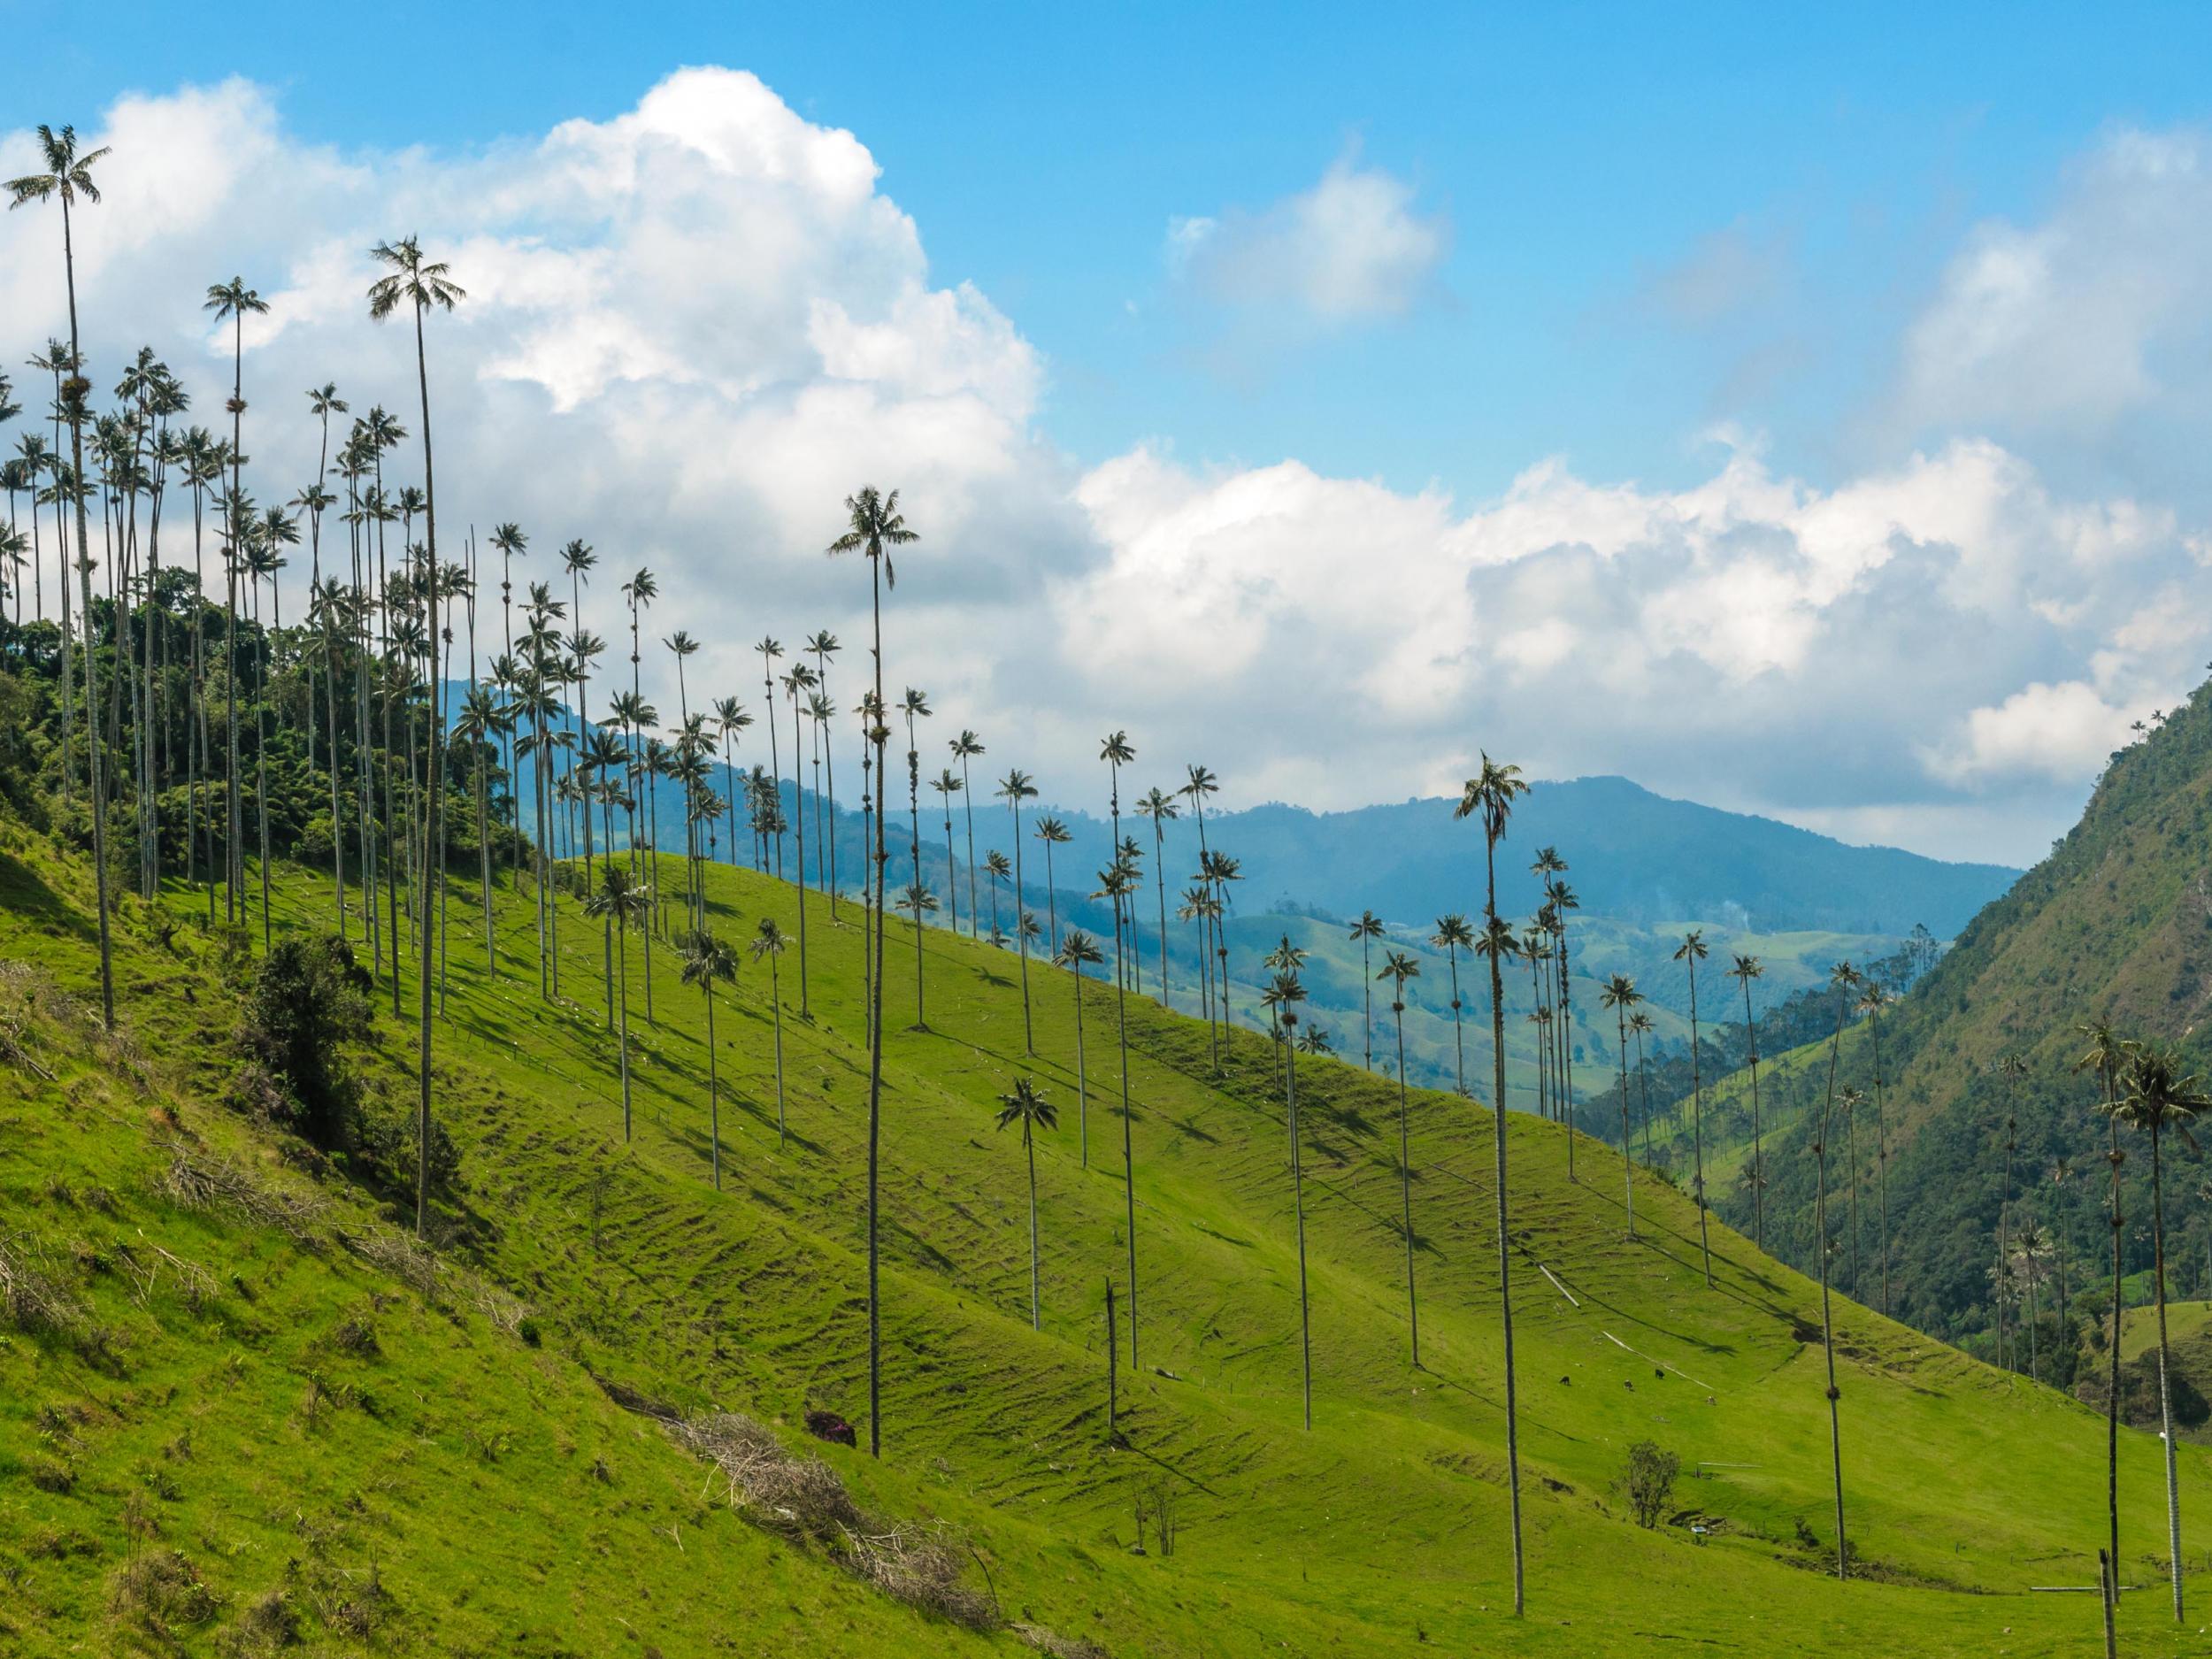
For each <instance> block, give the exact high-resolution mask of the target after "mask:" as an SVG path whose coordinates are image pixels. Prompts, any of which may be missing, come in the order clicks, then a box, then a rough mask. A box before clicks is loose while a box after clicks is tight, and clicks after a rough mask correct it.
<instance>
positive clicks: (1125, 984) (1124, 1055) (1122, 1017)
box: [1091, 733, 1142, 1371]
mask: <svg viewBox="0 0 2212 1659" xmlns="http://www.w3.org/2000/svg"><path fill="white" fill-rule="evenodd" d="M1117 736H1118V733H1117ZM1135 889H1136V878H1135V877H1134V876H1133V874H1132V873H1131V872H1130V869H1129V866H1128V864H1125V863H1124V862H1122V861H1121V860H1118V859H1117V860H1116V861H1115V862H1114V863H1113V864H1110V865H1109V866H1107V868H1105V869H1104V870H1102V871H1100V872H1099V875H1098V891H1097V892H1096V893H1094V894H1093V895H1091V896H1092V897H1094V898H1100V899H1109V900H1111V901H1112V902H1113V906H1114V956H1115V958H1116V960H1117V961H1118V960H1119V958H1120V957H1121V956H1122V955H1123V946H1122V943H1121V940H1122V929H1123V927H1124V926H1125V922H1124V910H1125V906H1126V905H1127V903H1128V901H1129V899H1130V897H1131V895H1133V893H1134V891H1135ZM1114 1013H1115V1023H1116V1026H1117V1028H1118V1034H1119V1039H1120V1043H1121V1179H1122V1196H1123V1200H1124V1202H1125V1206H1126V1209H1127V1212H1128V1214H1127V1223H1126V1225H1127V1232H1128V1240H1129V1368H1130V1370H1132V1371H1141V1370H1142V1367H1141V1366H1140V1365H1139V1364H1138V1363H1137V1160H1136V1151H1135V1148H1134V1143H1133V1141H1132V1139H1131V1134H1130V1119H1131V1118H1133V1116H1134V1115H1135V1114H1134V1111H1133V1108H1132V1107H1131V1105H1130V1101H1129V981H1128V979H1127V977H1126V976H1125V975H1123V974H1121V973H1118V972H1117V973H1116V975H1115V976H1114Z"/></svg>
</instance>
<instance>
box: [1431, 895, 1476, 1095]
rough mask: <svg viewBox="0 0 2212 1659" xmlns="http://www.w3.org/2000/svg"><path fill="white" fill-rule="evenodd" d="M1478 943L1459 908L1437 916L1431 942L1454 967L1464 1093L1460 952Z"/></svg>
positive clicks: (1459, 1077)
mask: <svg viewBox="0 0 2212 1659" xmlns="http://www.w3.org/2000/svg"><path fill="white" fill-rule="evenodd" d="M1474 942H1475V930H1474V929H1473V928H1471V927H1470V926H1467V918H1465V917H1464V916H1462V915H1461V914H1460V913H1459V912H1458V911H1457V910H1454V911H1453V912H1452V913H1451V914H1450V915H1448V916H1440V917H1438V918H1436V931H1435V932H1434V933H1431V934H1430V935H1429V943H1430V944H1432V945H1433V946H1435V947H1436V948H1437V949H1439V950H1440V951H1442V952H1443V953H1444V958H1445V960H1446V961H1447V962H1448V963H1450V964H1451V969H1452V1064H1453V1072H1454V1076H1455V1079H1456V1081H1455V1084H1454V1087H1456V1088H1457V1089H1458V1091H1459V1092H1460V1093H1461V1094H1466V1092H1467V1047H1466V1043H1465V1041H1463V1037H1462V1034H1461V1033H1462V1030H1463V1026H1462V1023H1461V1018H1460V1000H1459V953H1460V952H1461V951H1463V950H1467V949H1472V948H1473V945H1474Z"/></svg>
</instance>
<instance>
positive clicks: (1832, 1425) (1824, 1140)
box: [1813, 1110, 1850, 1579]
mask: <svg viewBox="0 0 2212 1659" xmlns="http://www.w3.org/2000/svg"><path fill="white" fill-rule="evenodd" d="M1820 1136H1821V1138H1820V1144H1819V1145H1818V1146H1816V1148H1813V1150H1814V1153H1815V1155H1816V1158H1817V1161H1818V1163H1819V1165H1820V1174H1819V1183H1820V1185H1819V1189H1818V1193H1817V1195H1816V1202H1815V1204H1814V1206H1813V1210H1814V1223H1813V1227H1814V1239H1813V1250H1814V1253H1815V1254H1816V1255H1817V1256H1819V1257H1820V1340H1821V1347H1822V1348H1823V1350H1824V1352H1825V1354H1826V1356H1827V1362H1828V1462H1829V1469H1830V1474H1831V1477H1832V1479H1833V1481H1834V1483H1835V1492H1836V1577H1837V1578H1839V1579H1841V1578H1844V1577H1846V1576H1847V1567H1846V1563H1847V1561H1848V1560H1849V1558H1850V1552H1849V1550H1848V1548H1847V1546H1846V1545H1845V1543H1844V1534H1843V1428H1842V1425H1841V1422H1840V1421H1839V1417H1838V1414H1837V1409H1836V1402H1838V1401H1839V1399H1840V1398H1841V1397H1842V1396H1841V1394H1840V1393H1839V1390H1838V1389H1837V1387H1836V1325H1835V1319H1834V1316H1833V1314H1832V1311H1831V1309H1830V1306H1829V1301H1828V1113H1827V1111H1826V1110H1823V1111H1822V1113H1821V1126H1820Z"/></svg>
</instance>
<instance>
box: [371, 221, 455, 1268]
mask: <svg viewBox="0 0 2212 1659" xmlns="http://www.w3.org/2000/svg"><path fill="white" fill-rule="evenodd" d="M371 255H372V257H373V258H374V259H375V260H376V262H377V263H378V264H379V265H383V266H384V267H385V268H386V270H387V271H388V273H389V274H388V275H386V276H384V277H382V278H380V280H378V281H376V282H375V283H374V284H373V285H372V286H371V288H370V289H369V315H370V317H371V318H373V319H376V320H378V321H381V320H383V319H385V318H387V317H389V316H390V315H391V314H392V313H393V312H394V311H397V310H399V309H400V307H401V306H403V305H404V306H405V307H406V308H407V309H408V310H409V311H411V312H412V313H413V320H414V325H415V384H416V388H417V390H418V391H419V393H420V394H421V404H422V482H423V497H424V506H423V538H424V543H425V547H424V552H425V560H426V567H427V568H428V569H429V570H430V571H431V572H436V571H437V570H438V568H439V565H438V481H437V480H438V474H437V469H436V467H435V465H434V462H433V458H432V456H433V452H432V449H431V443H430V364H429V358H428V357H427V355H426V352H425V349H424V345H423V326H422V325H423V314H424V313H425V312H426V311H430V310H431V309H433V308H434V307H435V308H437V309H439V310H442V311H451V310H452V309H453V308H454V306H455V305H456V304H457V303H458V302H459V301H461V300H463V299H465V298H466V297H467V296H466V294H465V291H464V290H463V289H462V288H459V287H457V285H456V284H455V283H454V281H453V280H452V275H451V273H450V271H449V268H448V267H447V266H446V265H445V264H444V263H443V262H442V261H439V260H425V259H424V257H423V255H422V249H421V246H420V244H419V243H418V242H416V240H415V238H414V237H412V236H409V237H405V238H403V240H401V241H400V242H396V243H394V242H379V243H378V244H377V245H376V247H375V248H374V249H373V250H371ZM432 583H433V586H432V593H433V595H435V591H436V588H435V576H434V575H433V578H432ZM433 603H435V601H434V598H433ZM430 680H431V692H430V695H431V707H430V737H429V770H428V773H427V775H428V778H429V785H428V788H427V791H426V802H425V809H424V825H425V828H424V832H423V833H424V855H425V856H424V866H425V868H428V866H429V851H430V849H431V848H434V847H435V846H437V845H438V844H439V835H438V830H437V824H438V780H439V774H440V772H442V767H441V766H440V764H439V762H438V746H439V741H440V738H441V736H442V733H443V732H444V729H445V694H444V687H443V684H442V680H441V679H440V677H439V676H438V675H437V674H435V673H433V674H432V675H431V676H430ZM420 955H421V956H422V963H421V970H422V972H421V987H420V988H421V1003H422V1017H421V1018H422V1032H421V1071H422V1094H421V1103H420V1111H419V1118H418V1120H417V1124H416V1131H417V1139H418V1141H419V1146H418V1150H417V1156H416V1192H415V1230H416V1232H417V1233H421V1232H422V1230H423V1226H424V1222H425V1218H426V1215H427V1212H428V1210H429V1204H430V978H431V975H430V951H429V949H427V947H426V948H425V949H423V950H422V951H421V953H420Z"/></svg>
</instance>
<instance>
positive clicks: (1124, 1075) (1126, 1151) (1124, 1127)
mask: <svg viewBox="0 0 2212 1659" xmlns="http://www.w3.org/2000/svg"><path fill="white" fill-rule="evenodd" d="M1115 845H1117V846H1119V845H1120V841H1119V838H1118V837H1117V838H1116V841H1115ZM1121 927H1122V918H1121V895H1118V894H1117V895H1115V896H1114V955H1115V956H1116V958H1117V959H1118V958H1119V956H1120V955H1121ZM1114 1008H1115V1016H1116V1018H1117V1019H1118V1021H1119V1024H1120V1032H1121V1181H1122V1196H1123V1199H1124V1201H1125V1206H1126V1209H1127V1212H1128V1213H1127V1217H1126V1219H1127V1225H1128V1229H1129V1369H1130V1370H1131V1371H1141V1370H1142V1369H1143V1368H1142V1367H1141V1366H1140V1365H1139V1364H1138V1363H1137V1160H1136V1152H1135V1149H1134V1144H1133V1140H1132V1138H1131V1134H1130V1127H1129V1120H1130V1118H1131V1117H1132V1116H1133V1113H1132V1111H1131V1109H1130V1105H1129V986H1128V983H1127V981H1126V980H1125V979H1123V978H1122V976H1121V975H1120V974H1118V973H1117V974H1116V975H1115V981H1114Z"/></svg>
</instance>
